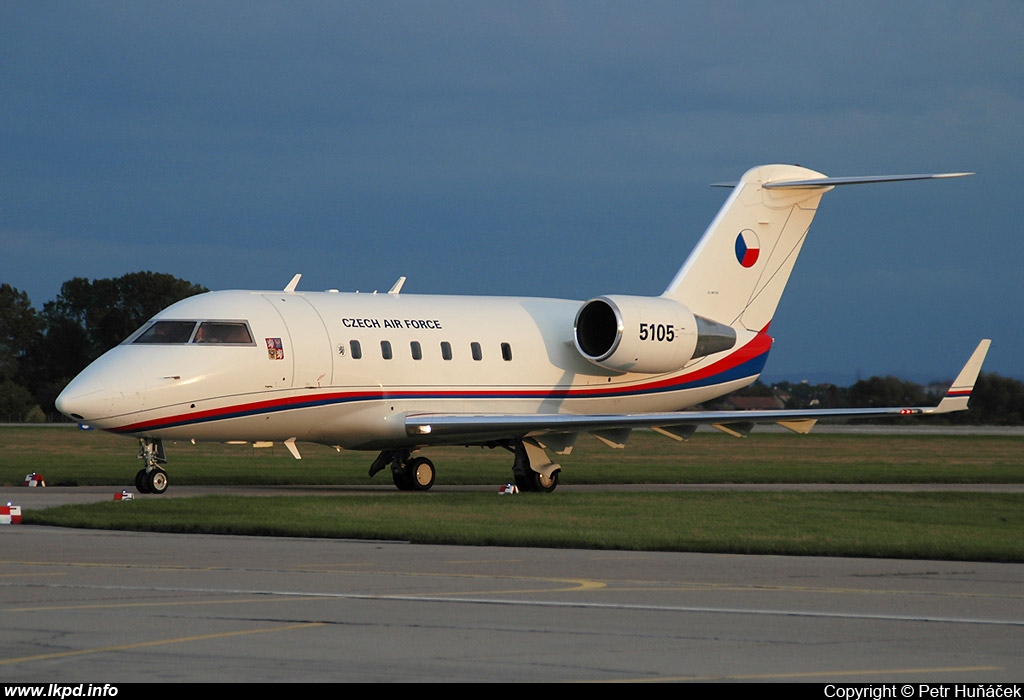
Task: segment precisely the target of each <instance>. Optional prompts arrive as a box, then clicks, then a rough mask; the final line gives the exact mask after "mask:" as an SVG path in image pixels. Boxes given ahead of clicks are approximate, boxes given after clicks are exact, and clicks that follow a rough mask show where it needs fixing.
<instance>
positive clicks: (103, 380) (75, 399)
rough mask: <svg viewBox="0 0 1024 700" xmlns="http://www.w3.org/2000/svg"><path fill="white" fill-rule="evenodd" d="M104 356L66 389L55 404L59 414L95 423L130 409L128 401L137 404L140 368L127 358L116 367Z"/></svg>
mask: <svg viewBox="0 0 1024 700" xmlns="http://www.w3.org/2000/svg"><path fill="white" fill-rule="evenodd" d="M105 357H106V356H104V357H101V358H100V359H99V360H96V362H94V363H93V364H91V365H89V366H88V367H86V368H85V369H84V370H82V372H81V374H79V375H78V376H77V377H75V378H74V379H72V380H71V383H70V384H68V385H67V386H66V387H64V391H62V392H60V395H59V396H58V397H57V400H56V401H55V402H54V403H55V405H56V407H57V410H58V411H60V412H61V413H63V414H64V415H65V416H67V417H68V418H71V419H72V420H76V421H88V422H96V421H100V420H102V419H103V418H107V417H110V416H113V415H118V414H122V413H125V412H127V410H131V409H130V408H129V407H127V406H126V405H124V404H126V403H128V402H131V403H138V401H137V399H138V395H139V394H138V392H139V389H140V388H141V386H142V378H141V374H140V372H139V369H138V367H137V366H136V365H135V364H134V363H133V362H130V361H127V362H126V361H125V360H124V358H122V359H121V361H120V362H118V363H116V367H115V366H114V363H111V362H108V361H105ZM132 408H134V409H135V410H137V408H138V407H132ZM126 409H127V410H126Z"/></svg>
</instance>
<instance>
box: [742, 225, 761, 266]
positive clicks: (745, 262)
mask: <svg viewBox="0 0 1024 700" xmlns="http://www.w3.org/2000/svg"><path fill="white" fill-rule="evenodd" d="M760 253H761V243H760V241H758V240H757V234H755V233H754V232H753V231H751V230H750V229H745V230H743V231H740V233H739V235H738V236H736V260H738V261H739V263H740V265H742V266H743V267H753V265H754V263H756V262H757V256H758V255H759V254H760Z"/></svg>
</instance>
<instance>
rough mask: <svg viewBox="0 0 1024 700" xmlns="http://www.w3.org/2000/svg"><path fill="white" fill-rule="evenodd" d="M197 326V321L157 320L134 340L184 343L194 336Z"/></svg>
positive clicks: (144, 342) (155, 342)
mask: <svg viewBox="0 0 1024 700" xmlns="http://www.w3.org/2000/svg"><path fill="white" fill-rule="evenodd" d="M195 327H196V322H195V321H157V322H156V323H154V324H153V325H152V326H150V327H149V328H147V329H146V330H145V331H143V332H142V334H141V335H140V336H139V337H138V338H136V339H135V340H133V341H132V342H133V343H142V344H153V345H158V344H173V345H183V344H185V343H187V342H188V341H189V339H190V338H191V337H192V330H193V329H194V328H195Z"/></svg>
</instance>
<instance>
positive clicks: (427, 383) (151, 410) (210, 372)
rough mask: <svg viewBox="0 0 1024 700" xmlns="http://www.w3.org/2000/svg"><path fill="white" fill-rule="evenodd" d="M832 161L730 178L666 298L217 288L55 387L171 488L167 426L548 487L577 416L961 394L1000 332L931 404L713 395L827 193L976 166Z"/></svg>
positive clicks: (761, 349)
mask: <svg viewBox="0 0 1024 700" xmlns="http://www.w3.org/2000/svg"><path fill="white" fill-rule="evenodd" d="M971 174H972V173H933V174H922V175H890V176H872V177H839V178H835V177H827V176H825V175H823V174H822V173H819V172H816V171H813V170H809V169H806V168H803V167H799V166H793V165H764V166H759V167H755V168H753V169H751V170H749V171H748V172H746V173H745V174H744V175H743V177H742V178H741V179H740V180H739V181H738V182H736V183H723V184H724V185H725V186H728V187H730V188H731V194H730V195H729V197H728V199H727V201H726V202H725V204H724V205H723V206H722V209H721V210H720V211H719V213H718V215H717V216H716V217H715V218H714V220H713V221H712V223H711V224H710V226H709V227H708V229H707V231H706V232H705V233H704V235H703V237H702V238H701V239H700V240H699V242H698V243H697V246H696V248H695V249H694V250H693V252H692V253H691V254H690V256H689V257H688V258H687V259H686V261H685V262H684V264H683V266H682V267H681V268H680V269H679V271H678V272H677V273H676V275H675V277H674V278H673V279H672V280H671V281H670V282H669V284H668V287H667V288H666V289H665V291H664V292H663V293H662V294H661V295H660V296H651V297H645V296H630V295H616V294H609V295H604V296H598V297H595V298H592V299H589V300H587V301H574V300H567V299H545V298H526V297H522V298H521V297H488V296H441V295H409V294H403V293H402V286H403V284H404V282H405V278H404V277H402V278H400V279H399V280H398V282H396V283H395V285H394V286H393V287H392V288H391V289H390V290H389V291H388V292H387V293H381V294H377V293H376V292H374V293H372V294H367V293H359V292H354V293H341V292H339V291H338V290H328V291H324V292H302V291H299V290H298V289H297V286H298V283H299V280H300V278H301V275H295V276H294V277H293V278H292V280H291V282H289V284H288V285H287V286H286V287H285V288H284V289H283V290H281V291H273V290H271V291H239V290H232V291H215V292H208V293H205V294H200V295H196V296H193V297H190V298H187V299H184V300H182V301H179V302H177V303H175V304H173V305H171V306H169V307H168V308H167V309H165V310H163V311H161V312H160V313H158V314H157V315H156V316H154V317H153V318H152V319H151V320H149V321H148V322H147V323H146V324H144V325H143V326H142V327H141V328H139V329H138V330H137V331H136V332H135V333H133V334H132V335H131V336H129V337H128V338H127V339H126V340H124V341H123V342H122V343H121V344H119V345H117V346H116V347H114V348H113V349H111V350H109V351H108V352H107V353H106V354H104V355H102V356H101V357H100V358H98V359H97V360H96V361H95V362H93V363H92V364H91V365H89V366H88V367H87V368H86V369H85V370H83V371H82V373H81V374H79V375H78V376H77V377H76V378H75V379H73V380H72V381H71V383H70V384H68V386H67V387H66V388H65V389H64V391H63V392H62V393H61V394H60V396H59V397H58V398H57V400H56V405H57V408H58V409H59V410H60V411H61V412H62V413H64V414H65V415H67V416H68V417H70V418H72V419H74V420H76V421H79V422H80V423H87V424H89V425H90V426H91V427H93V428H99V429H103V430H106V431H109V432H111V433H116V434H120V435H125V436H130V437H134V438H136V439H138V442H139V457H141V458H142V459H143V460H144V462H143V463H144V466H143V468H141V469H140V470H139V471H138V473H137V475H136V478H135V485H136V488H137V489H138V490H139V491H140V492H142V493H151V494H162V493H164V492H165V491H166V489H167V487H168V483H169V481H168V475H167V471H166V469H165V468H164V466H163V465H165V464H166V462H167V460H166V455H165V452H164V448H163V441H164V440H192V441H218V442H242V443H253V444H260V445H266V444H268V443H269V444H273V443H274V442H282V443H283V444H284V445H285V446H286V447H287V449H288V450H289V451H290V452H291V454H292V455H293V456H294V457H295V458H296V459H301V454H300V452H299V450H298V447H297V446H296V443H297V442H311V443H319V444H323V445H329V446H332V447H334V448H336V449H337V450H339V451H341V450H343V449H344V450H366V451H373V452H377V453H378V454H377V457H376V458H375V459H374V460H373V461H372V464H371V466H370V475H371V476H373V475H374V474H376V473H378V472H380V471H382V470H384V469H390V471H391V475H392V480H393V482H394V484H395V486H396V487H398V488H399V489H402V490H410V491H425V490H427V489H429V488H430V487H431V486H432V485H433V484H434V479H435V468H434V465H433V463H432V462H431V461H430V460H429V459H428V458H426V457H424V456H422V455H420V454H419V452H420V451H422V450H423V449H426V448H430V447H434V446H438V445H465V446H486V447H495V448H497V447H500V448H504V449H507V450H508V451H509V452H510V453H512V455H513V459H512V476H513V478H514V481H515V485H516V487H517V488H518V489H519V490H521V491H540V492H550V491H553V490H555V488H556V487H557V485H558V482H559V475H560V471H561V466H560V465H559V464H558V463H556V462H555V461H553V458H552V457H551V456H550V455H549V453H554V454H557V455H565V454H568V453H569V452H570V451H571V449H572V447H573V445H574V444H575V441H576V439H577V437H578V436H579V435H580V434H581V433H589V434H591V435H593V436H595V437H596V438H598V439H599V440H601V441H602V442H604V443H605V444H606V445H608V446H610V447H613V448H619V447H623V446H624V445H625V443H626V440H627V438H628V436H629V435H630V433H631V431H633V430H637V429H651V430H654V431H656V432H658V433H660V434H662V435H665V436H667V437H670V438H673V439H676V440H685V439H687V438H689V437H690V436H691V435H692V434H693V433H694V431H695V430H696V428H697V426H698V425H712V426H715V427H717V428H719V429H721V430H724V431H725V432H728V433H731V434H734V435H738V436H745V435H747V434H748V433H749V432H750V431H751V429H752V428H753V427H754V426H755V425H757V424H766V423H778V424H780V425H783V426H785V427H787V428H789V429H790V430H793V431H795V432H798V433H806V432H808V431H810V429H811V427H812V426H813V425H814V423H815V422H816V421H817V420H819V419H822V418H831V417H854V418H858V417H859V418H863V417H868V416H894V415H909V416H913V415H923V414H936V413H946V412H949V411H959V410H965V409H966V408H967V404H968V399H969V398H970V395H971V391H972V389H973V387H974V384H975V381H976V379H977V377H978V374H979V372H980V371H981V365H982V362H983V361H984V358H985V354H986V353H987V351H988V348H989V344H990V341H989V340H983V341H981V342H980V343H979V344H978V346H977V348H976V349H975V351H974V352H973V353H972V355H971V356H970V359H969V360H968V362H967V364H966V365H965V366H964V368H963V370H962V371H961V372H960V374H959V375H958V376H957V378H956V380H955V381H954V382H953V385H952V386H951V387H950V389H949V391H948V392H947V394H946V395H945V396H944V397H943V398H942V400H941V402H940V403H939V404H938V405H937V406H933V407H891V408H860V409H802V410H782V409H780V410H772V411H707V410H693V407H695V406H697V405H699V404H702V403H704V402H707V401H709V400H710V399H714V398H716V397H720V396H723V395H725V394H728V393H731V392H733V391H736V390H738V389H740V388H742V387H745V386H747V385H749V384H751V383H753V382H754V381H755V380H756V379H757V377H758V376H759V374H760V373H761V371H762V368H763V367H764V365H765V362H766V360H767V357H768V353H769V350H770V349H771V347H772V343H773V339H772V337H771V336H770V335H769V333H768V329H769V325H770V324H771V321H772V317H773V315H774V314H775V310H776V307H777V305H778V303H779V299H780V297H781V296H782V292H783V289H784V287H785V285H786V282H787V280H788V279H789V276H790V272H791V271H792V269H793V266H794V263H795V262H796V259H797V255H798V254H799V252H800V248H801V246H802V245H803V242H804V240H805V237H806V235H807V232H808V230H809V227H810V224H811V220H812V219H813V217H814V215H815V213H816V211H817V208H818V203H819V201H820V199H821V197H822V195H823V194H824V193H826V192H828V191H830V190H832V189H833V188H835V187H841V186H846V185H853V184H865V183H885V182H896V181H904V180H922V179H941V178H952V177H962V176H965V175H971Z"/></svg>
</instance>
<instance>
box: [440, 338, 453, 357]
mask: <svg viewBox="0 0 1024 700" xmlns="http://www.w3.org/2000/svg"><path fill="white" fill-rule="evenodd" d="M441 357H442V358H443V359H445V360H450V359H452V344H451V343H449V342H448V341H447V340H443V341H441Z"/></svg>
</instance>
